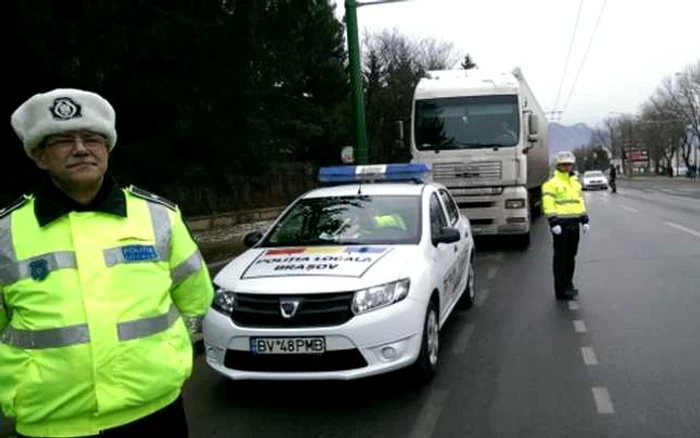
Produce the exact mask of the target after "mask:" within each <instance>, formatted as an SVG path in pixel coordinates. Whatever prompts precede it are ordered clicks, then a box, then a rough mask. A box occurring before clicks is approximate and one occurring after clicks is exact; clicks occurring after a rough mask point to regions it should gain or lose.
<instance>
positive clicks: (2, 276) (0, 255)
mask: <svg viewBox="0 0 700 438" xmlns="http://www.w3.org/2000/svg"><path fill="white" fill-rule="evenodd" d="M17 277H19V273H17V257H16V256H15V248H14V246H13V244H12V215H11V214H10V215H7V216H5V217H4V218H0V285H2V284H10V283H13V282H14V281H16V280H14V279H16V278H17Z"/></svg>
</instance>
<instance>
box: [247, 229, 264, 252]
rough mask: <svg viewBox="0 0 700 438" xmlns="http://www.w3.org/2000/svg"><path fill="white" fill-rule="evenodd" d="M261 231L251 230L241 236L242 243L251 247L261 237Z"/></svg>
mask: <svg viewBox="0 0 700 438" xmlns="http://www.w3.org/2000/svg"><path fill="white" fill-rule="evenodd" d="M262 237H263V233H261V232H260V231H253V232H251V233H248V234H246V235H245V237H243V245H245V247H246V248H252V247H253V246H255V244H256V243H258V242H259V241H260V239H262Z"/></svg>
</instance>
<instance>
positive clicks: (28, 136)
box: [11, 88, 117, 156]
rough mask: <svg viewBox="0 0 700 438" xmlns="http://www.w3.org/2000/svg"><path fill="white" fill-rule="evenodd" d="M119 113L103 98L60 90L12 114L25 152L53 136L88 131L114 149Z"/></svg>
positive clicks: (35, 98) (34, 98) (36, 98)
mask: <svg viewBox="0 0 700 438" xmlns="http://www.w3.org/2000/svg"><path fill="white" fill-rule="evenodd" d="M115 119H116V116H115V113H114V108H112V105H111V104H110V103H109V102H108V101H107V100H106V99H104V98H103V97H102V96H100V95H98V94H96V93H93V92H90V91H85V90H78V89H74V88H57V89H54V90H51V91H49V92H47V93H39V94H35V95H34V96H32V97H30V98H29V99H28V100H27V101H26V102H24V103H23V104H22V105H20V106H19V108H17V110H15V112H14V113H12V118H11V122H12V128H14V130H15V133H16V134H17V136H18V137H19V139H20V140H21V141H22V143H23V144H24V151H25V152H26V153H27V155H29V156H31V151H32V150H33V149H34V148H36V147H37V146H39V144H40V143H41V141H42V140H43V139H44V138H46V137H47V136H49V135H54V134H60V133H63V132H67V131H78V130H87V131H92V132H95V133H98V134H102V135H104V136H105V137H106V138H107V145H108V146H109V148H110V150H111V149H112V148H114V145H115V144H116V143H117V131H116V128H115Z"/></svg>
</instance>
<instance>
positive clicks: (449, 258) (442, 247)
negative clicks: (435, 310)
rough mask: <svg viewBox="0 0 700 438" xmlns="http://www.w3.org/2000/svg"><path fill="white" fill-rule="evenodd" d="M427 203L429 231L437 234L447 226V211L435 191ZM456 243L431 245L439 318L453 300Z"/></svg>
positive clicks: (457, 249)
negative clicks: (438, 295)
mask: <svg viewBox="0 0 700 438" xmlns="http://www.w3.org/2000/svg"><path fill="white" fill-rule="evenodd" d="M429 205H430V233H431V235H432V236H437V235H439V234H440V232H441V230H442V229H443V228H444V227H447V226H449V225H448V218H447V212H446V211H445V209H444V207H443V205H442V202H441V201H440V198H439V196H438V193H437V192H433V193H432V194H431V195H430V203H429ZM460 240H461V239H460ZM458 244H459V242H457V243H439V244H437V245H433V270H434V275H435V279H436V282H437V283H438V290H439V291H440V304H441V306H440V317H441V320H442V317H443V316H444V314H445V311H446V309H449V308H450V307H451V306H452V303H453V302H454V296H455V284H454V281H455V280H454V278H453V276H454V274H453V270H454V265H455V262H456V261H457V255H458V251H459V248H458ZM451 275H452V277H451Z"/></svg>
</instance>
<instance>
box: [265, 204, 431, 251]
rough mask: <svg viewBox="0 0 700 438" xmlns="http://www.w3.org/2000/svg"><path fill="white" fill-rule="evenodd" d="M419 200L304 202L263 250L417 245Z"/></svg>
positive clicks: (283, 221) (272, 234)
mask: <svg viewBox="0 0 700 438" xmlns="http://www.w3.org/2000/svg"><path fill="white" fill-rule="evenodd" d="M420 200H421V198H420V196H388V195H387V196H383V195H382V196H353V197H333V198H311V199H301V200H299V201H297V202H296V204H294V206H292V208H291V209H289V211H288V212H287V214H285V216H284V217H283V218H281V220H280V221H279V222H278V223H277V225H276V226H275V227H274V229H272V230H271V232H270V233H269V234H268V237H267V238H266V239H265V241H264V242H263V243H262V245H261V246H263V247H280V246H301V245H303V246H328V245H366V244H385V245H397V244H416V243H418V241H419V240H420V229H421V225H420V224H421V221H420Z"/></svg>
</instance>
